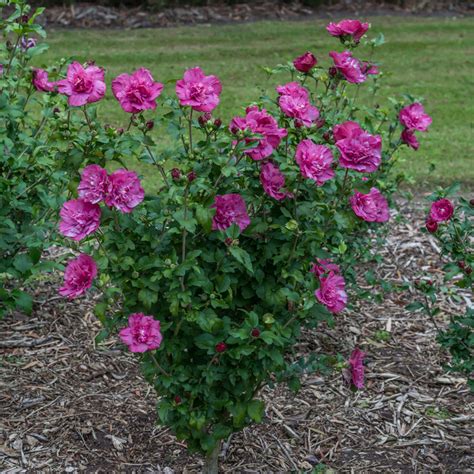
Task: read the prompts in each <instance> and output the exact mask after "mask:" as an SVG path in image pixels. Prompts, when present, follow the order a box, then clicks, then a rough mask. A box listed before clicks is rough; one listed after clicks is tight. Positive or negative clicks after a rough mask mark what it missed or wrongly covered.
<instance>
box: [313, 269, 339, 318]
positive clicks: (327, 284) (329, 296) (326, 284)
mask: <svg viewBox="0 0 474 474" xmlns="http://www.w3.org/2000/svg"><path fill="white" fill-rule="evenodd" d="M319 281H320V287H319V288H318V289H317V290H316V291H315V293H314V294H315V296H316V298H317V300H318V301H319V302H320V303H321V304H323V305H324V306H326V308H327V309H328V310H329V311H331V313H339V312H341V311H342V310H343V309H344V308H345V307H346V304H347V293H346V291H345V288H346V283H345V281H344V278H343V277H342V276H341V275H336V274H334V273H332V272H330V273H329V275H328V276H327V277H321V278H320V279H319Z"/></svg>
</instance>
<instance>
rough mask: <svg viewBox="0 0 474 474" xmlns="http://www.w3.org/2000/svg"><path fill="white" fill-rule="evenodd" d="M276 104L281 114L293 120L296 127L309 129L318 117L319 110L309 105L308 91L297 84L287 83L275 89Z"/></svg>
mask: <svg viewBox="0 0 474 474" xmlns="http://www.w3.org/2000/svg"><path fill="white" fill-rule="evenodd" d="M276 90H277V92H278V94H279V95H280V97H279V98H278V104H279V105H280V108H281V110H282V111H283V113H284V114H285V115H286V116H287V117H290V118H293V119H295V125H296V126H299V127H301V126H305V127H311V126H312V125H313V124H314V123H315V122H316V120H317V119H318V117H319V110H318V109H317V108H316V107H315V106H314V105H311V103H310V101H309V93H308V90H307V89H306V88H304V87H302V86H300V85H299V84H298V83H297V82H289V83H288V84H285V85H284V86H278V87H277V88H276Z"/></svg>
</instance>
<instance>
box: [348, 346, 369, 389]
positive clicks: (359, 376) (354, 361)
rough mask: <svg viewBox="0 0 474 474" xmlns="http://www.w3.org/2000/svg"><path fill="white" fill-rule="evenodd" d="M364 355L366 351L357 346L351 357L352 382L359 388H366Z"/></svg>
mask: <svg viewBox="0 0 474 474" xmlns="http://www.w3.org/2000/svg"><path fill="white" fill-rule="evenodd" d="M364 357H365V353H364V352H362V351H361V350H360V349H359V348H358V347H356V348H355V349H354V350H353V351H352V354H351V357H350V358H349V366H350V373H351V382H352V384H353V385H354V386H355V387H356V388H358V389H359V390H362V389H363V388H364Z"/></svg>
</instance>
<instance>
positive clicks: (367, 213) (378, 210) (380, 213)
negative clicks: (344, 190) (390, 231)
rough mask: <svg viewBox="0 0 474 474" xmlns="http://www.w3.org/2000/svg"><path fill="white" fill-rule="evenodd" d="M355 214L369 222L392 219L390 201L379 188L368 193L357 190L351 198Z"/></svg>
mask: <svg viewBox="0 0 474 474" xmlns="http://www.w3.org/2000/svg"><path fill="white" fill-rule="evenodd" d="M350 203H351V207H352V210H353V211H354V213H355V215H356V216H358V217H360V218H361V219H364V221H367V222H387V221H388V220H389V219H390V212H389V209H388V202H387V200H386V199H385V197H384V196H383V195H382V193H381V192H380V191H379V190H378V189H377V188H371V190H370V191H369V192H368V193H367V194H362V193H359V192H358V191H355V192H354V194H353V195H352V197H351V198H350Z"/></svg>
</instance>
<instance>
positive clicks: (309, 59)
mask: <svg viewBox="0 0 474 474" xmlns="http://www.w3.org/2000/svg"><path fill="white" fill-rule="evenodd" d="M317 63H318V60H317V59H316V57H315V56H314V54H313V53H310V52H309V51H306V53H304V54H303V55H302V56H298V57H297V58H296V59H295V60H294V61H293V64H294V66H295V68H296V70H297V71H299V72H304V73H307V72H309V71H311V69H313V67H314V66H316V64H317Z"/></svg>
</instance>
